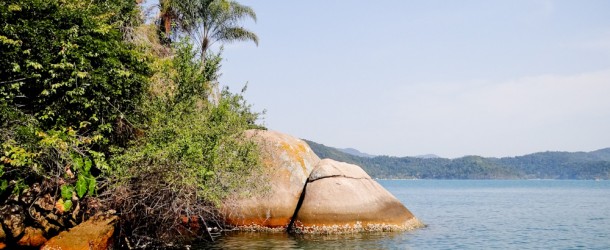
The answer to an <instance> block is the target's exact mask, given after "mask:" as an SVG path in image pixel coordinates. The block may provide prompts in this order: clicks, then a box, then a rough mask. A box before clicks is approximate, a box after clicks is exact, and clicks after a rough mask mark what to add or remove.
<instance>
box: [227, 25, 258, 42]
mask: <svg viewBox="0 0 610 250" xmlns="http://www.w3.org/2000/svg"><path fill="white" fill-rule="evenodd" d="M217 39H218V40H220V41H222V42H232V41H252V42H254V44H256V46H258V36H257V35H256V34H255V33H254V32H252V31H249V30H247V29H245V28H243V27H226V28H225V29H223V30H222V32H221V33H220V34H219V36H218V37H217Z"/></svg>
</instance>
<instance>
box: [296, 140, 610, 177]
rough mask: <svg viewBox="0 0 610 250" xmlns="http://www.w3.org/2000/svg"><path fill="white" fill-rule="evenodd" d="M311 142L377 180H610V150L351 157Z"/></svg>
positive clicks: (321, 152) (322, 154)
mask: <svg viewBox="0 0 610 250" xmlns="http://www.w3.org/2000/svg"><path fill="white" fill-rule="evenodd" d="M307 143H308V144H309V145H310V147H311V148H312V150H313V151H314V152H315V153H316V154H317V155H318V156H320V157H321V158H331V159H335V160H338V161H344V162H349V163H353V164H356V165H359V166H361V167H362V168H363V169H364V170H365V171H367V173H369V174H370V175H371V176H372V177H374V178H388V179H412V178H418V179H521V178H530V179H532V178H533V179H535V178H541V179H610V148H608V149H602V150H598V151H593V152H589V153H583V152H579V153H567V152H544V153H535V154H530V155H525V156H518V157H505V158H484V157H480V156H465V157H461V158H457V159H446V158H416V157H390V156H377V157H373V158H369V157H359V156H355V155H350V154H347V153H344V152H341V151H340V150H338V149H335V148H332V147H327V146H324V145H322V144H318V143H315V142H311V141H307Z"/></svg>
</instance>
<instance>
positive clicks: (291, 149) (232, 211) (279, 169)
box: [222, 130, 320, 228]
mask: <svg viewBox="0 0 610 250" xmlns="http://www.w3.org/2000/svg"><path fill="white" fill-rule="evenodd" d="M246 137H248V138H251V139H252V140H254V141H255V142H256V143H257V144H258V145H259V149H260V150H261V154H262V163H263V167H264V174H263V175H264V178H265V179H266V181H268V184H269V190H268V191H267V192H263V193H261V194H254V195H253V196H252V197H250V198H246V199H240V198H233V199H228V200H226V201H225V202H224V204H223V209H222V212H223V216H224V217H225V221H226V222H227V223H228V224H231V225H233V226H238V227H244V226H246V227H248V226H254V227H266V228H285V227H286V226H287V225H288V224H289V223H290V220H291V218H292V216H293V215H294V211H295V209H296V206H297V203H298V201H299V197H300V196H301V192H302V191H303V186H304V185H305V182H306V181H307V178H308V177H309V173H311V171H312V170H313V168H314V166H315V165H316V164H318V162H319V161H320V158H319V157H318V156H317V155H316V154H315V153H314V152H313V151H312V150H311V148H310V147H309V145H307V143H305V142H304V141H303V140H300V139H297V138H295V137H292V136H290V135H287V134H283V133H280V132H276V131H268V130H248V131H246Z"/></svg>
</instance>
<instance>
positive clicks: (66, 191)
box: [61, 185, 74, 200]
mask: <svg viewBox="0 0 610 250" xmlns="http://www.w3.org/2000/svg"><path fill="white" fill-rule="evenodd" d="M72 192H74V187H72V186H71V185H63V186H61V197H62V198H64V199H66V200H70V199H72Z"/></svg>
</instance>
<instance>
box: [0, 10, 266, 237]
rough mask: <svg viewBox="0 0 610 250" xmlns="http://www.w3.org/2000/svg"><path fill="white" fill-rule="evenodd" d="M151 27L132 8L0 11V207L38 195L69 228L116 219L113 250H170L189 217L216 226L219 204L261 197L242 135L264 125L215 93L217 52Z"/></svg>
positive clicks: (253, 156)
mask: <svg viewBox="0 0 610 250" xmlns="http://www.w3.org/2000/svg"><path fill="white" fill-rule="evenodd" d="M231 3H233V2H231ZM225 14H227V13H225ZM228 14H231V13H228ZM225 18H229V19H230V18H233V17H230V16H225ZM236 18H237V17H236ZM238 19H239V18H237V19H231V20H233V21H232V23H231V24H232V25H237V23H236V21H237V20H238ZM149 27H151V26H150V25H145V24H142V23H141V16H140V14H139V8H138V7H137V6H136V4H135V1H133V0H103V1H102V0H92V1H80V0H7V1H4V2H3V3H2V4H1V5H0V54H1V55H2V57H0V144H1V147H2V152H1V153H0V206H4V205H7V204H8V203H11V204H10V205H11V206H22V207H24V209H22V210H21V211H25V210H26V209H27V208H28V207H31V206H32V204H33V202H34V200H37V199H39V198H40V197H43V196H44V197H45V199H47V200H50V201H49V204H50V205H51V207H52V208H51V209H50V210H45V213H47V212H49V213H58V214H59V216H60V217H61V216H63V217H66V218H67V219H68V220H70V221H74V220H77V219H76V218H77V217H78V218H79V219H78V220H81V219H83V218H86V216H85V215H84V213H83V211H87V213H89V212H95V211H97V210H109V209H115V210H117V211H118V212H119V215H120V216H121V227H120V228H119V233H120V236H121V240H123V239H128V241H129V240H131V239H132V238H134V237H135V238H137V239H151V237H156V238H157V239H161V238H162V239H163V240H165V241H167V242H169V243H171V242H173V241H175V240H176V239H178V238H180V237H178V236H177V235H182V234H185V232H190V231H189V230H191V229H192V228H191V227H190V226H189V225H185V224H184V223H183V222H184V221H183V220H184V219H185V218H186V219H187V220H188V221H192V220H195V223H204V224H205V223H206V221H207V222H210V221H213V220H215V219H216V217H215V216H216V215H217V209H218V205H219V204H220V201H221V200H222V199H224V198H226V197H227V196H229V195H236V194H239V193H242V188H249V189H252V188H257V184H258V183H260V182H258V181H257V180H258V179H257V178H254V177H256V174H257V173H258V170H259V166H260V164H259V155H258V149H257V147H256V145H255V144H254V143H253V142H251V141H249V140H247V139H246V138H244V133H243V132H244V130H246V129H250V128H260V127H259V126H257V125H256V124H255V122H256V120H257V119H258V116H259V114H258V113H255V112H252V111H251V110H250V106H249V105H248V104H247V103H246V102H245V100H244V99H243V97H242V95H241V94H233V93H231V92H229V91H228V89H224V90H222V91H217V90H216V88H217V87H216V86H217V84H218V83H217V82H216V81H217V79H218V76H219V74H220V72H219V70H220V63H221V61H222V58H221V52H217V53H212V52H207V53H205V54H204V57H203V58H201V57H199V56H197V52H196V50H195V49H194V47H196V46H194V45H193V44H192V43H191V42H190V39H189V38H188V37H183V38H182V39H181V42H180V43H175V44H170V45H168V46H164V45H162V44H161V42H160V41H159V38H158V37H157V36H156V34H158V33H156V32H155V31H153V32H151V29H150V28H149ZM223 39H225V40H223ZM223 39H219V41H229V40H231V39H229V37H225V38H223ZM235 39H237V40H239V38H235ZM235 39H233V40H235ZM197 46H200V45H197ZM250 184H251V185H250ZM34 186H35V187H36V188H34ZM34 189H35V190H36V191H35V192H30V191H31V190H34ZM28 190H29V191H28ZM25 193H28V195H30V196H28V197H31V199H30V198H28V199H27V202H26V201H25V200H26V199H21V198H19V197H20V196H22V195H24V194H25ZM243 193H247V192H243ZM9 196H10V197H12V198H10V199H9ZM83 201H86V202H83ZM89 204H94V205H91V206H89ZM38 207H41V205H38ZM53 207H54V208H53ZM67 212H70V213H67ZM89 215H91V214H88V215H87V216H89ZM24 216H25V215H24ZM28 216H30V217H28V218H27V219H25V223H38V222H35V220H38V218H33V217H31V216H34V215H32V214H30V215H28ZM51 216H54V217H57V215H54V214H51ZM58 221H62V220H58ZM2 223H4V222H3V221H0V228H1V226H2ZM75 223H77V222H74V223H73V224H72V225H74V224H75ZM56 224H62V223H61V222H58V223H56ZM219 224H220V222H219ZM26 226H40V225H38V224H36V225H26ZM69 226H70V225H63V224H62V225H61V227H62V229H65V228H67V227H69ZM198 228H199V229H201V228H202V227H200V226H198ZM45 233H46V234H47V233H48V234H56V233H58V232H57V231H52V232H51V231H49V232H45ZM199 233H201V232H199ZM45 236H52V235H45ZM190 236H193V235H190ZM138 237H141V238H138ZM147 241H148V240H147ZM142 242H143V241H142ZM122 243H124V242H122ZM132 243H133V242H132ZM132 246H135V247H138V246H137V244H136V245H132Z"/></svg>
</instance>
